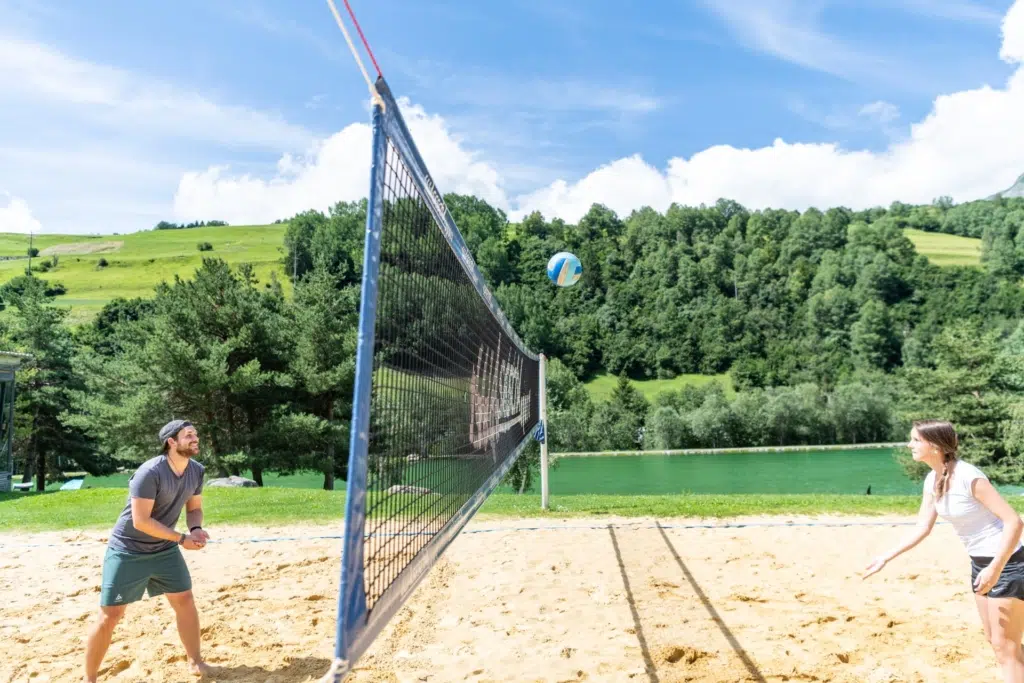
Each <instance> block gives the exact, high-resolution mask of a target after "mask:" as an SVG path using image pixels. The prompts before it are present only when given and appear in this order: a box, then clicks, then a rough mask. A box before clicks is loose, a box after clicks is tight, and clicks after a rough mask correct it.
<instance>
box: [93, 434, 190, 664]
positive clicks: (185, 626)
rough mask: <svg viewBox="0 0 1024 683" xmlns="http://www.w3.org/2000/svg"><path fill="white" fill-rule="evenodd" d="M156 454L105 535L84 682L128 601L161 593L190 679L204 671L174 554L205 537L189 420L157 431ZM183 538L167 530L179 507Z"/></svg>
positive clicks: (179, 559) (185, 574) (181, 567)
mask: <svg viewBox="0 0 1024 683" xmlns="http://www.w3.org/2000/svg"><path fill="white" fill-rule="evenodd" d="M160 443H161V444H162V447H163V450H162V453H161V454H160V455H158V456H156V457H154V458H151V459H150V460H147V461H146V462H144V463H143V464H142V465H141V466H140V467H139V469H138V470H136V471H135V474H134V475H132V478H131V479H130V480H129V482H128V492H129V494H128V501H127V503H126V504H125V506H124V509H123V510H121V515H120V516H119V517H118V519H117V523H116V524H115V525H114V529H113V531H112V532H111V533H110V540H109V542H108V543H107V552H106V556H105V557H104V558H103V585H102V589H101V592H100V614H99V618H98V620H97V621H96V623H95V624H94V625H93V627H92V629H91V630H90V632H89V640H88V644H87V646H86V652H85V680H86V681H87V682H88V683H94V682H95V681H96V677H97V676H98V672H99V669H100V664H101V663H102V662H103V657H104V655H106V653H107V648H109V647H110V639H111V636H112V635H113V633H114V627H115V626H117V622H118V621H120V620H121V617H122V616H124V612H125V608H126V607H127V605H128V604H129V603H132V602H137V601H139V600H141V599H142V596H143V593H144V592H147V591H148V593H149V596H150V597H155V596H157V595H161V594H163V595H166V596H167V601H168V602H169V603H170V605H171V607H172V608H173V609H174V614H175V617H176V618H177V624H178V635H179V636H180V637H181V642H182V644H183V645H184V646H185V652H186V654H187V655H188V664H189V668H190V669H191V671H192V673H193V674H195V675H197V676H201V675H203V674H205V673H207V672H208V671H209V667H208V666H207V665H206V663H205V662H203V659H202V656H201V655H200V653H199V614H198V612H197V611H196V604H195V601H194V600H193V598H192V577H191V576H190V575H189V571H188V565H186V564H185V558H184V557H183V556H182V553H181V549H182V548H184V549H185V550H201V549H202V548H203V547H204V546H205V545H206V541H207V540H208V539H209V538H210V536H209V534H207V533H206V532H205V531H204V530H203V528H202V525H203V502H202V495H201V494H202V491H203V471H204V468H203V466H202V465H201V464H199V463H198V462H196V461H195V460H193V459H192V458H193V457H195V456H196V455H197V454H198V453H199V436H198V434H197V433H196V430H195V428H194V427H193V426H192V423H191V422H187V421H184V420H174V421H173V422H169V423H167V424H166V425H165V426H164V427H163V429H161V430H160ZM183 507H184V508H185V519H186V522H187V525H188V529H189V532H188V533H187V534H186V533H182V532H179V531H176V530H175V529H174V526H175V524H177V522H178V518H179V517H180V516H181V509H182V508H183Z"/></svg>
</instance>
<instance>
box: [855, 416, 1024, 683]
mask: <svg viewBox="0 0 1024 683" xmlns="http://www.w3.org/2000/svg"><path fill="white" fill-rule="evenodd" d="M909 446H910V451H911V453H912V454H913V457H914V460H916V461H917V462H923V463H926V464H927V465H928V466H929V467H931V470H932V471H931V472H929V473H928V476H927V477H925V480H924V491H923V495H922V500H921V510H920V512H919V513H918V524H917V528H916V530H915V531H914V532H913V534H911V536H910V537H909V538H907V540H906V541H905V542H904V543H902V544H901V545H900V546H898V547H897V548H896V549H894V550H892V551H890V552H889V553H886V554H885V555H882V556H880V557H877V558H875V560H874V561H873V562H872V563H871V564H870V565H868V567H867V569H866V571H865V574H864V578H867V577H869V576H871V575H872V574H874V573H876V572H878V571H880V570H881V569H882V567H884V566H885V565H886V564H887V563H888V562H889V561H890V560H892V559H893V558H895V557H897V556H898V555H901V554H902V553H905V552H906V551H908V550H910V549H911V548H913V547H914V546H916V545H917V544H918V543H920V542H921V541H923V540H924V538H925V537H926V536H927V535H928V534H929V533H931V530H932V528H933V527H934V526H935V518H936V516H938V517H942V519H944V520H946V521H947V522H949V523H950V524H951V525H952V526H953V529H954V530H955V531H956V533H957V535H958V536H959V537H960V540H961V542H962V543H963V544H964V547H965V548H966V550H967V554H968V555H969V556H970V558H971V584H972V588H973V589H974V601H975V603H976V604H977V606H978V614H979V615H980V616H981V624H982V627H983V628H984V630H985V637H986V638H988V641H989V643H991V645H992V649H993V650H994V651H995V655H996V659H997V660H998V662H999V665H1000V666H1001V667H1002V669H1003V680H1004V681H1007V682H1010V681H1013V683H1024V652H1022V650H1021V635H1022V633H1024V547H1022V545H1021V540H1020V538H1021V530H1022V528H1024V522H1022V521H1021V518H1020V516H1019V515H1018V514H1017V513H1016V512H1015V511H1014V510H1013V508H1011V507H1010V506H1009V504H1007V502H1006V501H1005V500H1003V498H1002V497H1001V496H1000V495H999V493H998V492H997V491H996V490H995V488H993V486H992V484H991V483H990V482H989V480H988V477H986V476H985V474H984V473H983V472H982V471H981V470H979V469H978V468H977V467H975V466H974V465H971V464H970V463H968V462H964V461H963V460H959V459H958V458H957V449H958V446H959V441H958V439H957V435H956V431H955V430H954V429H953V426H952V425H951V424H949V423H948V422H944V421H941V420H924V421H919V422H915V423H914V425H913V429H911V431H910V443H909Z"/></svg>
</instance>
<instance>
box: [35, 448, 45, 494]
mask: <svg viewBox="0 0 1024 683" xmlns="http://www.w3.org/2000/svg"><path fill="white" fill-rule="evenodd" d="M45 490H46V452H45V451H43V450H40V448H39V445H38V444H37V445H36V491H45Z"/></svg>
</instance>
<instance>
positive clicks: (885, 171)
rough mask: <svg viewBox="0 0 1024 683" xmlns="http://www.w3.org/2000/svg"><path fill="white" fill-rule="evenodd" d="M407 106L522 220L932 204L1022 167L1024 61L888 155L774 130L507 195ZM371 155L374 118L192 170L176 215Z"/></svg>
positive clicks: (322, 183) (453, 162) (454, 163)
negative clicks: (703, 207) (291, 147)
mask: <svg viewBox="0 0 1024 683" xmlns="http://www.w3.org/2000/svg"><path fill="white" fill-rule="evenodd" d="M1000 55H1001V56H1002V58H1003V59H1005V60H1006V61H1008V62H1024V0H1016V3H1015V4H1014V5H1013V7H1012V8H1011V9H1010V11H1009V12H1008V13H1007V14H1006V16H1005V18H1004V21H1003V45H1002V50H1001V52H1000ZM402 109H403V114H404V116H405V117H406V119H407V121H408V123H409V127H410V129H411V131H412V134H413V137H414V139H415V140H416V143H417V145H418V146H419V148H420V150H421V152H422V154H423V157H424V159H425V161H426V163H427V166H428V168H429V169H430V171H431V174H432V175H433V177H434V180H435V182H436V184H437V186H438V187H439V188H440V189H441V190H442V191H443V192H449V191H453V192H460V193H467V194H475V195H477V196H479V197H481V198H483V199H485V200H487V201H488V202H490V203H491V204H492V205H494V206H497V207H500V208H502V209H505V210H506V211H508V212H509V214H510V218H511V219H512V220H518V219H519V218H521V217H522V216H524V215H526V214H527V213H529V212H531V211H533V210H538V211H541V212H542V213H543V214H544V215H545V216H546V217H547V218H549V219H550V218H554V217H560V218H563V219H564V220H567V221H576V220H578V219H579V218H580V217H581V216H582V215H583V214H584V213H585V212H586V211H587V209H588V208H589V207H590V205H591V204H592V203H603V204H605V205H607V206H608V207H609V208H612V209H613V210H615V211H616V212H617V213H619V214H620V215H623V214H628V213H629V212H630V211H631V210H633V209H637V208H640V207H642V206H645V205H647V206H651V207H653V208H655V209H657V210H659V211H664V210H666V209H667V208H668V206H669V205H670V204H671V203H672V202H678V203H682V204H688V205H697V204H700V203H705V204H713V203H714V202H715V201H717V200H718V199H719V198H723V197H725V198H729V199H734V200H736V201H738V202H740V203H742V204H744V205H745V206H748V207H750V208H752V209H759V208H765V207H779V208H791V209H800V210H802V209H806V208H807V207H810V206H817V207H823V208H824V207H830V206H837V205H844V206H850V207H853V208H865V207H871V206H887V205H888V204H890V203H891V202H892V201H893V200H897V199H898V200H902V201H906V202H930V201H931V200H933V199H934V198H936V197H939V196H942V195H949V196H952V197H953V199H954V200H956V201H966V200H972V199H977V198H981V197H985V196H988V195H990V194H992V193H993V192H995V191H998V190H1000V189H1002V188H1004V187H1007V186H1009V185H1010V184H1011V183H1012V182H1013V180H1014V179H1015V178H1017V176H1019V175H1020V173H1021V172H1022V171H1024V157H1022V156H1021V150H1024V125H1021V116H1020V113H1021V112H1022V111H1024V67H1021V68H1019V69H1018V70H1017V71H1016V73H1014V74H1013V75H1012V76H1011V77H1010V78H1009V79H1008V81H1007V82H1006V83H1005V85H1004V86H1003V87H992V86H988V85H985V86H981V87H978V88H975V89H972V90H964V91H961V92H955V93H951V94H946V95H942V96H939V97H937V98H936V99H935V101H934V102H933V106H932V110H931V111H930V112H929V114H928V115H927V116H926V117H925V118H924V119H923V120H921V121H919V122H917V123H913V124H912V125H910V126H909V127H904V128H901V129H900V131H899V133H900V134H899V136H898V138H897V139H896V141H894V142H892V143H891V144H890V145H889V147H888V148H887V149H885V150H883V151H879V152H875V151H871V150H850V149H843V148H842V147H841V146H840V145H838V144H834V143H828V144H821V143H800V142H790V141H785V140H782V139H776V140H775V141H773V143H772V144H771V145H768V146H765V147H761V148H754V149H747V148H736V147H733V146H730V145H716V146H713V147H709V148H708V149H705V150H703V151H700V152H698V153H696V154H694V155H693V156H691V157H689V158H688V159H687V158H681V157H675V158H672V159H670V160H669V162H668V163H667V165H666V167H665V168H664V169H658V168H656V167H654V166H653V165H651V164H649V163H647V162H645V161H644V160H643V159H642V158H640V157H639V156H638V155H632V156H628V157H625V158H622V159H618V160H615V161H611V162H609V163H607V164H605V165H603V166H601V167H600V168H598V169H596V170H594V171H593V172H591V173H589V174H587V175H586V176H585V177H583V178H581V179H579V180H577V181H575V182H573V181H571V180H566V179H559V180H555V181H554V182H552V183H550V184H549V185H547V186H545V187H542V188H539V189H536V190H533V191H530V192H526V193H523V194H521V195H519V196H516V197H509V196H508V194H507V192H506V190H505V189H504V188H505V185H504V183H505V180H506V179H505V178H504V177H502V175H501V174H500V173H499V172H498V170H497V169H496V167H495V166H493V165H492V164H489V163H486V162H484V161H480V160H479V159H477V158H476V156H475V155H474V154H473V153H472V152H471V151H470V150H468V149H467V148H466V146H465V145H464V144H463V143H462V142H461V141H460V140H458V139H457V138H456V137H454V136H453V135H452V133H451V132H450V130H449V129H448V128H447V126H446V125H445V122H444V121H443V120H442V119H441V118H440V117H438V116H429V115H427V114H426V113H425V112H424V111H423V110H422V109H421V108H420V107H418V106H411V105H409V104H408V103H402ZM851 115H852V116H858V117H860V118H862V119H870V120H872V121H874V122H875V125H882V126H883V127H884V126H890V127H891V126H895V125H896V124H898V122H899V116H900V112H899V110H898V109H897V108H896V107H895V106H893V105H892V104H890V103H887V102H884V101H877V102H873V103H870V104H867V105H865V106H863V107H861V108H860V109H859V111H857V112H856V114H852V113H851ZM369 154H370V130H369V127H368V126H366V125H363V124H354V125H351V126H349V127H347V128H346V129H344V130H343V131H341V132H340V133H337V134H336V135H334V136H332V137H330V138H329V139H327V140H326V141H325V142H324V143H322V144H320V145H318V146H317V147H315V148H313V149H312V150H311V151H310V152H309V153H308V154H307V155H306V156H305V157H302V158H294V157H291V156H287V155H286V156H284V157H282V160H281V162H280V164H279V167H278V170H277V172H276V173H275V174H274V176H273V177H271V178H270V179H263V178H258V177H252V176H248V175H244V174H241V175H240V174H232V172H231V171H230V169H227V168H223V167H218V168H211V169H208V170H207V171H202V172H193V173H188V174H186V175H185V176H184V178H183V179H182V180H181V182H180V184H179V187H178V192H177V194H176V196H175V213H176V217H177V219H178V220H191V219H199V218H209V217H214V216H215V217H218V218H222V219H224V220H229V221H232V222H247V223H248V222H262V221H269V220H274V219H276V218H281V217H287V216H290V215H294V214H295V213H297V212H299V211H303V210H306V209H309V208H318V209H326V208H327V207H328V206H329V205H330V204H332V203H334V202H336V201H339V200H352V199H357V198H360V197H364V196H365V195H366V190H367V187H368V183H369Z"/></svg>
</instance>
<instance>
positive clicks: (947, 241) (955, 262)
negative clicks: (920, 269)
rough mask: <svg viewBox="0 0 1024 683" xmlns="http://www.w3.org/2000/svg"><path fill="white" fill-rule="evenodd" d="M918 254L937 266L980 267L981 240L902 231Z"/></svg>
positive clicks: (934, 233) (939, 233) (936, 233)
mask: <svg viewBox="0 0 1024 683" xmlns="http://www.w3.org/2000/svg"><path fill="white" fill-rule="evenodd" d="M903 234H905V235H906V236H907V237H908V238H909V239H910V241H911V242H913V243H914V248H915V249H917V252H918V253H919V254H922V255H923V256H927V257H928V260H929V261H931V262H932V263H934V264H936V265H939V266H980V265H981V240H980V239H974V238H971V237H960V236H958V235H946V234H944V233H941V232H923V231H921V230H912V229H910V228H907V229H905V230H904V231H903Z"/></svg>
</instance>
